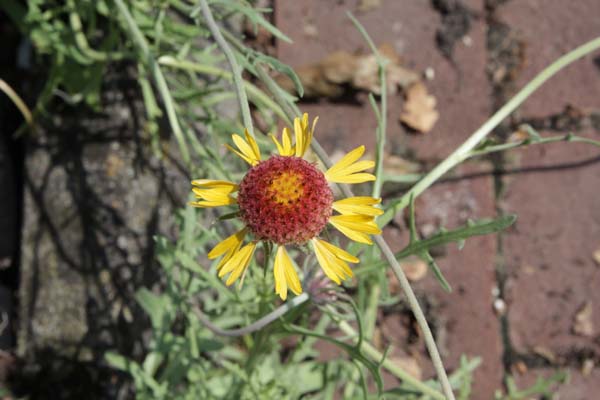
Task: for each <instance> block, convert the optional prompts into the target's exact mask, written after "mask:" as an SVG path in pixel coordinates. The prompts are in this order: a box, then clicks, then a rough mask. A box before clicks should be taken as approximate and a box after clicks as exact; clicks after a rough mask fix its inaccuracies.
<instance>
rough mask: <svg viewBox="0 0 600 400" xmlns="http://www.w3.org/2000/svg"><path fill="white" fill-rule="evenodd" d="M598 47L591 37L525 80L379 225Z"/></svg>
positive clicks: (598, 40)
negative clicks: (533, 97)
mask: <svg viewBox="0 0 600 400" xmlns="http://www.w3.org/2000/svg"><path fill="white" fill-rule="evenodd" d="M598 48H600V37H599V38H596V39H594V40H591V41H589V42H587V43H585V44H583V45H581V46H579V47H577V48H576V49H574V50H572V51H570V52H569V53H567V54H565V55H564V56H562V57H560V58H559V59H558V60H556V61H555V62H553V63H552V64H550V65H549V66H548V67H547V68H546V69H544V70H543V71H542V72H540V73H539V74H538V75H537V76H536V77H535V78H533V80H532V81H531V82H529V83H528V84H527V85H525V87H524V88H523V89H521V91H520V92H519V93H517V94H516V95H515V96H514V97H513V98H512V99H511V100H510V101H509V102H508V103H506V104H505V105H504V106H503V107H502V108H500V109H499V110H498V111H497V112H496V113H495V114H494V115H492V117H491V118H490V119H488V120H487V121H486V122H485V123H484V124H483V125H482V126H481V127H480V128H479V129H477V130H476V131H475V132H474V133H473V134H472V135H471V136H470V137H469V138H468V139H467V140H466V141H465V142H464V143H463V144H462V145H460V146H459V147H458V148H457V149H456V150H455V151H454V152H453V153H452V154H450V155H449V156H448V157H447V158H446V159H445V160H444V161H442V162H441V163H439V164H438V165H437V166H436V167H435V168H434V169H432V170H431V171H430V172H429V173H428V174H427V175H425V176H424V177H423V179H421V180H420V181H419V182H417V184H415V185H414V186H413V187H412V188H411V189H410V190H409V191H408V192H406V193H405V194H404V196H402V197H401V198H400V199H398V200H396V201H394V202H392V203H391V204H389V206H388V209H387V210H386V212H385V214H383V215H382V216H381V217H379V220H378V223H379V225H380V226H385V225H387V224H388V223H389V222H390V221H391V220H392V218H394V215H396V214H397V213H398V212H400V211H402V210H403V209H404V208H405V207H406V206H407V205H408V203H409V200H410V197H411V196H414V197H417V196H418V195H420V194H421V193H423V191H424V190H425V189H427V188H428V187H429V186H431V185H432V184H433V183H434V182H435V181H437V180H438V179H439V178H440V177H441V176H442V175H444V174H445V173H446V172H448V171H449V170H451V169H452V168H454V167H455V166H456V165H458V164H460V163H461V162H462V161H464V160H465V159H467V158H468V157H469V154H470V152H471V151H472V150H473V149H474V148H475V147H476V146H477V145H478V144H479V143H480V142H481V140H483V139H484V138H485V137H486V136H487V135H488V134H489V133H490V132H491V131H492V130H493V129H494V128H495V127H497V126H498V125H499V124H500V123H501V122H502V121H503V120H504V119H505V118H506V117H507V116H508V115H509V114H510V113H512V112H513V111H514V110H515V109H516V108H517V107H519V106H520V105H521V104H522V103H523V102H524V101H525V100H526V99H527V98H528V97H529V96H531V94H532V93H533V92H535V91H536V90H537V89H538V88H539V87H540V86H542V84H544V83H545V82H546V81H547V80H548V79H550V78H551V77H552V76H554V75H555V74H556V73H557V72H558V71H560V70H561V69H563V68H564V67H566V66H567V65H569V64H571V63H573V62H574V61H576V60H578V59H580V58H581V57H583V56H585V55H586V54H589V53H591V52H592V51H594V50H597V49H598Z"/></svg>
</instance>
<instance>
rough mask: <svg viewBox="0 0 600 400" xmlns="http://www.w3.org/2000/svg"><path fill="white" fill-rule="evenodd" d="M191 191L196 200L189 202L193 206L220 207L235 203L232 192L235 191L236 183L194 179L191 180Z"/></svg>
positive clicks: (236, 188)
mask: <svg viewBox="0 0 600 400" xmlns="http://www.w3.org/2000/svg"><path fill="white" fill-rule="evenodd" d="M192 186H193V187H192V191H193V192H194V195H196V198H197V199H198V200H197V201H193V202H190V205H191V206H194V207H201V208H205V207H220V206H227V205H230V204H235V203H237V200H236V199H235V197H231V194H232V193H235V192H237V190H238V185H236V184H235V183H231V182H227V181H213V180H210V179H196V180H193V181H192Z"/></svg>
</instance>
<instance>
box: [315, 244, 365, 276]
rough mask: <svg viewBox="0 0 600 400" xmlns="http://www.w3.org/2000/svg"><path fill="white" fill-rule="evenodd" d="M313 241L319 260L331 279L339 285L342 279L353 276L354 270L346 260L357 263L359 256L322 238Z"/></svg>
mask: <svg viewBox="0 0 600 400" xmlns="http://www.w3.org/2000/svg"><path fill="white" fill-rule="evenodd" d="M311 243H312V245H313V248H314V250H315V254H316V255H317V261H318V262H319V265H320V266H321V268H322V269H323V272H325V275H327V277H328V278H329V279H331V280H332V281H334V282H335V283H337V284H338V285H339V284H340V283H342V280H345V279H346V278H351V277H352V276H353V274H352V270H351V269H350V267H349V266H348V264H346V262H350V263H357V262H358V258H356V257H354V256H353V255H352V254H350V253H348V252H347V251H344V250H342V249H340V248H339V247H336V246H334V245H332V244H331V243H327V242H326V241H324V240H321V239H317V238H314V239H311Z"/></svg>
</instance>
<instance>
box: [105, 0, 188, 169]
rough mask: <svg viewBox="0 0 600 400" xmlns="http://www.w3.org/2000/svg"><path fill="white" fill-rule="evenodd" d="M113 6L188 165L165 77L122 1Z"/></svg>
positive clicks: (185, 149) (186, 150) (182, 138)
mask: <svg viewBox="0 0 600 400" xmlns="http://www.w3.org/2000/svg"><path fill="white" fill-rule="evenodd" d="M115 4H116V6H117V8H118V10H119V12H120V13H121V15H122V16H123V18H124V19H125V23H126V25H127V28H128V30H129V33H130V34H131V36H132V39H133V42H134V43H135V44H136V45H137V47H138V48H139V50H140V52H141V53H142V56H143V57H144V59H145V60H146V63H147V64H148V67H149V69H150V72H151V73H152V76H153V78H154V81H155V82H156V86H157V88H158V92H159V93H160V95H161V98H162V100H163V103H164V106H165V109H166V111H167V118H168V120H169V124H170V125H171V129H172V130H173V134H174V135H175V139H176V140H177V143H178V145H179V150H180V151H181V155H182V157H183V160H184V162H185V163H186V164H189V162H190V153H189V151H188V149H187V146H186V143H185V139H184V135H183V131H182V130H181V126H180V125H179V119H178V118H177V113H176V111H175V104H174V102H173V97H172V96H171V92H170V91H169V87H168V85H167V81H166V80H165V77H164V75H163V73H162V71H161V70H160V67H159V65H158V63H157V62H156V59H155V58H154V57H153V56H152V53H151V52H150V47H149V46H148V42H147V41H146V38H145V37H144V35H143V34H142V32H141V31H140V28H139V27H138V26H137V24H136V23H135V21H134V20H133V17H132V16H131V13H130V12H129V9H128V8H127V6H126V5H125V3H123V0H115Z"/></svg>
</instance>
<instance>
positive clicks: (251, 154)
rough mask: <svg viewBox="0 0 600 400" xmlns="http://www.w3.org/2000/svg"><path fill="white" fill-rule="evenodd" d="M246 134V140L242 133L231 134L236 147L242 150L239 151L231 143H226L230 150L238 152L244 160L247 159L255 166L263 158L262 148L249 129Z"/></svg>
mask: <svg viewBox="0 0 600 400" xmlns="http://www.w3.org/2000/svg"><path fill="white" fill-rule="evenodd" d="M244 136H246V140H244V139H243V138H242V137H241V136H240V135H237V134H235V133H234V134H233V135H231V139H233V143H235V145H236V147H237V148H238V149H239V150H240V151H237V150H235V149H234V148H233V147H231V146H230V145H228V144H226V145H225V147H227V148H228V149H229V150H231V151H232V152H234V153H235V154H237V155H238V156H239V157H240V158H241V159H242V160H244V161H246V162H247V163H248V164H250V165H252V166H255V165H256V164H258V163H259V162H260V160H261V156H260V149H259V148H258V144H257V143H256V140H254V138H253V137H252V136H250V134H249V133H248V130H247V129H246V131H245V132H244Z"/></svg>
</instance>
